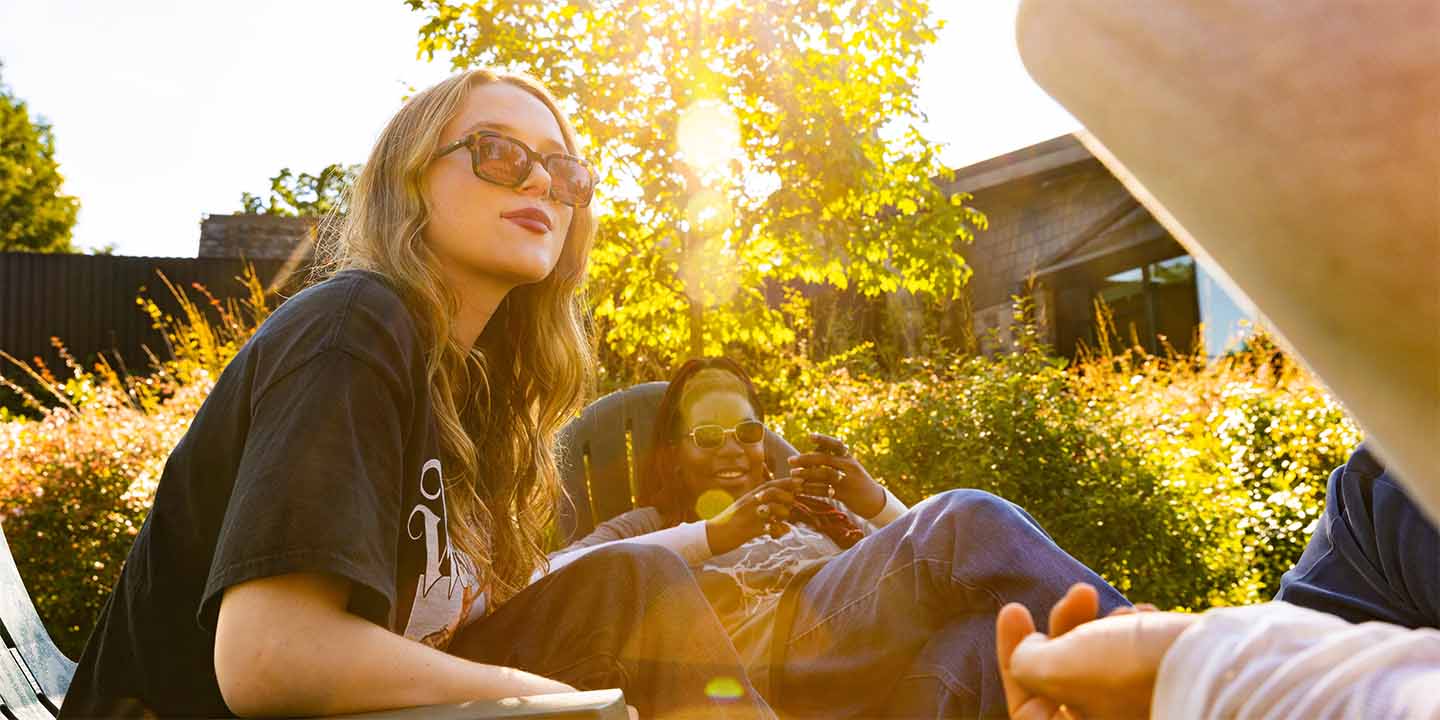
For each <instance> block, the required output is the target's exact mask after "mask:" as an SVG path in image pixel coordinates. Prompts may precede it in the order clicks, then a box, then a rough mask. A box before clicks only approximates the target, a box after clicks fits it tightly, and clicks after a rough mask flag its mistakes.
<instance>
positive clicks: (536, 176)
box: [517, 162, 551, 199]
mask: <svg viewBox="0 0 1440 720" xmlns="http://www.w3.org/2000/svg"><path fill="white" fill-rule="evenodd" d="M550 182H551V177H550V172H549V171H547V170H546V169H545V166H544V165H542V164H540V163H538V162H537V163H533V164H531V165H530V174H529V175H526V176H525V181H524V182H522V183H520V187H519V188H517V190H519V192H520V193H521V194H522V195H530V196H531V197H538V198H541V199H544V198H547V197H549V196H550Z"/></svg>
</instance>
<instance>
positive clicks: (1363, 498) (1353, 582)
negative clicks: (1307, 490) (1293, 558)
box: [1275, 445, 1440, 628]
mask: <svg viewBox="0 0 1440 720" xmlns="http://www.w3.org/2000/svg"><path fill="white" fill-rule="evenodd" d="M1275 599H1276V600H1284V601H1285V602H1288V603H1292V604H1295V605H1300V606H1303V607H1307V608H1311V609H1313V610H1319V611H1321V612H1326V613H1330V614H1332V615H1337V616H1339V617H1342V618H1344V619H1346V620H1349V621H1350V622H1366V621H1370V620H1379V621H1382V622H1387V623H1394V624H1396V625H1403V626H1405V627H1410V628H1416V627H1432V628H1437V627H1440V534H1437V533H1436V529H1435V527H1434V526H1433V525H1431V524H1430V522H1429V521H1428V520H1427V519H1426V518H1425V515H1424V514H1423V513H1422V512H1421V511H1420V509H1419V508H1418V507H1417V506H1416V505H1415V503H1414V502H1413V501H1411V499H1410V498H1409V497H1408V496H1407V495H1406V494H1405V491H1404V490H1403V489H1401V487H1400V485H1399V484H1398V483H1397V482H1395V480H1394V478H1393V477H1392V476H1391V475H1390V474H1389V473H1388V472H1387V471H1386V470H1385V468H1384V467H1383V466H1382V465H1381V464H1380V462H1379V460H1378V459H1377V458H1375V456H1374V455H1372V454H1371V453H1370V452H1369V451H1368V450H1367V449H1366V448H1365V446H1364V445H1361V446H1360V448H1358V449H1357V450H1356V451H1355V453H1354V454H1353V455H1351V456H1350V459H1349V460H1348V461H1347V462H1346V463H1345V464H1344V465H1343V466H1341V467H1340V468H1338V469H1336V470H1335V472H1333V473H1331V475H1330V481H1329V483H1328V487H1327V490H1326V498H1325V513H1324V515H1322V516H1321V518H1320V521H1319V523H1318V524H1317V526H1316V528H1315V533H1314V535H1312V536H1311V538H1310V543H1309V545H1307V546H1306V548H1305V552H1304V554H1302V555H1301V556H1300V561H1299V562H1297V563H1296V564H1295V567H1294V568H1292V569H1291V570H1290V571H1289V572H1287V573H1285V576H1284V577H1283V578H1281V581H1280V592H1279V593H1278V594H1277V595H1276V596H1275Z"/></svg>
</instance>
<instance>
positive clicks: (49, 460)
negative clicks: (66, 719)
mask: <svg viewBox="0 0 1440 720" xmlns="http://www.w3.org/2000/svg"><path fill="white" fill-rule="evenodd" d="M245 281H246V282H247V284H248V285H249V287H250V290H251V298H250V300H249V301H248V302H246V303H244V304H239V303H231V304H230V305H228V306H222V305H221V304H220V303H218V302H215V301H214V299H213V298H211V299H210V306H211V307H212V308H213V310H212V311H211V312H209V313H208V314H207V312H206V311H205V310H204V308H203V307H202V306H199V305H196V304H195V303H193V302H191V301H190V300H189V299H188V298H187V297H186V296H185V295H184V293H181V292H180V291H178V290H177V289H175V288H173V287H172V288H171V291H172V292H175V293H176V295H177V297H178V298H179V299H181V303H182V314H181V315H180V316H179V317H172V316H167V315H164V314H162V313H161V312H160V310H159V309H158V307H157V306H156V305H155V303H153V302H149V301H144V300H142V301H140V305H141V308H142V310H143V311H145V312H147V313H148V314H149V315H150V317H151V318H152V320H153V321H154V323H155V325H156V326H157V327H158V328H159V329H161V330H162V331H163V334H164V336H165V338H166V342H167V345H168V346H169V355H170V359H168V360H165V361H163V362H158V363H157V364H156V366H155V367H154V368H152V369H151V372H150V374H148V375H144V376H121V375H119V374H118V373H116V372H115V371H114V370H113V368H112V367H111V366H110V365H108V364H107V363H105V362H104V360H103V358H102V360H101V361H100V362H99V363H98V364H97V365H96V366H94V367H93V368H84V367H81V366H80V365H79V364H78V363H76V362H75V361H74V359H73V358H71V357H70V356H69V354H68V353H65V352H64V349H63V347H61V354H62V356H63V357H64V359H65V361H66V370H67V371H68V373H69V377H67V378H64V379H61V378H58V377H56V376H55V374H54V373H52V372H51V370H50V369H49V368H47V367H44V366H40V367H36V366H32V365H28V364H23V363H20V362H19V361H16V360H15V359H14V358H10V357H9V356H6V357H5V359H7V360H9V361H10V362H11V363H12V367H13V368H14V370H16V371H18V372H20V373H23V374H24V375H25V376H27V377H28V378H29V379H30V380H32V381H33V382H32V383H30V384H31V385H34V386H38V387H42V388H44V389H46V390H47V391H48V393H49V394H50V397H47V398H38V397H35V396H33V395H31V394H30V393H29V392H28V391H26V390H25V389H23V388H21V387H20V386H19V385H18V384H17V383H14V382H13V381H9V380H6V382H8V383H9V385H10V387H11V389H12V391H14V392H16V393H17V394H19V395H21V396H22V397H24V398H25V401H26V403H27V404H28V405H29V407H30V408H31V409H32V410H33V411H34V412H35V413H37V414H38V415H39V417H38V419H30V418H22V417H5V418H0V522H3V529H4V532H5V539H6V540H7V541H8V542H9V544H10V549H11V551H12V552H13V554H14V555H15V560H16V564H17V565H18V566H19V569H20V574H21V577H22V578H23V579H24V581H25V585H26V589H28V590H29V591H30V595H31V597H32V599H33V600H34V601H35V605H36V608H37V609H38V610H39V612H40V616H41V618H42V619H43V620H44V621H45V626H46V628H47V629H48V630H49V631H50V633H51V635H52V636H53V637H54V638H55V641H56V644H58V645H59V646H60V648H61V649H62V650H64V651H65V652H66V653H67V654H69V655H70V656H71V657H76V656H78V655H79V652H80V650H81V649H82V647H83V646H84V643H85V639H86V636H87V635H88V634H89V632H90V628H91V626H92V624H93V622H94V619H95V616H96V615H97V614H98V613H99V611H100V608H101V606H102V605H103V604H104V602H105V599H106V597H107V596H108V595H109V592H110V589H111V587H113V586H114V584H115V581H116V579H117V578H118V577H119V574H120V568H121V565H122V564H123V562H124V560H125V556H126V554H127V553H128V552H129V550H130V546H131V544H132V543H133V542H134V539H135V534H136V533H138V532H139V530H140V527H141V525H142V524H143V523H144V521H145V517H146V515H147V514H148V513H149V510H150V505H151V502H152V500H153V499H154V494H155V487H156V484H157V483H158V482H159V479H160V475H161V471H162V470H163V469H164V463H165V459H166V457H167V456H168V455H169V454H170V450H171V449H172V448H174V446H175V444H176V443H178V442H179V441H180V438H181V436H183V435H184V434H185V429H186V428H187V427H189V425H190V420H191V419H192V418H193V417H194V415H195V413H196V412H197V411H198V410H199V409H200V405H201V403H202V402H204V400H205V396H206V395H207V394H208V393H209V392H210V388H211V387H213V385H214V381H215V378H217V377H218V376H219V374H220V371H221V370H222V369H223V368H224V366H225V364H226V363H227V362H229V360H230V358H231V357H233V356H234V354H235V353H236V352H237V351H238V350H239V347H240V345H241V344H243V342H244V340H245V339H246V338H248V337H249V336H250V334H251V332H253V329H254V328H255V327H257V326H258V325H259V322H260V321H261V320H262V319H263V317H264V315H265V313H266V305H265V301H264V293H263V291H262V289H261V288H260V285H259V282H258V280H257V279H256V277H255V275H254V274H253V273H247V275H246V277H245ZM201 292H202V293H203V288H202V289H201ZM212 318H218V319H212ZM58 345H59V343H58V341H57V346H58ZM0 379H3V378H0ZM45 401H49V403H54V404H53V405H52V404H48V403H47V402H45Z"/></svg>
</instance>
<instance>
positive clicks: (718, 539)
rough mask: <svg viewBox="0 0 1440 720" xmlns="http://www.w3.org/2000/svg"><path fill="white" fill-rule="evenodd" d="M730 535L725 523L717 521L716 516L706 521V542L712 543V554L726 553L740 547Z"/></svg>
mask: <svg viewBox="0 0 1440 720" xmlns="http://www.w3.org/2000/svg"><path fill="white" fill-rule="evenodd" d="M730 535H731V533H730V532H729V529H728V527H727V525H726V524H725V523H718V522H715V519H714V518H711V519H709V520H706V521H705V542H706V543H708V544H709V545H710V554H711V555H724V554H725V553H727V552H730V551H731V550H734V549H735V548H737V547H740V543H738V542H735V541H734V538H732V537H731V536H730Z"/></svg>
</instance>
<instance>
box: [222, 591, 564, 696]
mask: <svg viewBox="0 0 1440 720" xmlns="http://www.w3.org/2000/svg"><path fill="white" fill-rule="evenodd" d="M349 596H350V583H349V582H347V581H346V580H344V579H341V578H339V577H337V576H333V575H322V574H311V573H295V574H288V575H279V576H274V577H267V578H262V579H259V580H252V581H249V582H244V583H240V584H238V585H235V586H232V587H230V588H228V589H226V591H225V595H224V597H223V598H222V599H221V601H220V613H219V619H218V620H217V621H216V626H215V677H216V679H217V680H218V681H219V684H220V693H221V695H222V696H223V697H224V698H225V704H226V705H228V706H229V707H230V709H231V710H232V711H234V712H235V714H237V715H241V716H252V715H265V716H288V717H293V716H302V715H333V714H340V713H352V712H364V711H369V710H383V709H390V708H400V707H412V706H417V705H435V704H441V703H456V702H465V701H469V700H492V699H497V698H502V697H511V696H516V695H544V694H549V693H557V692H572V691H574V688H572V687H570V686H569V685H566V684H564V683H561V682H557V681H554V680H550V679H547V678H543V677H540V676H539V675H534V674H531V673H527V672H524V671H522V670H517V669H514V668H507V667H498V666H495V665H483V664H480V663H475V662H470V661H468V660H463V659H461V658H458V657H455V656H453V655H448V654H446V653H444V652H442V651H440V650H436V649H434V648H432V647H429V646H427V645H422V644H420V643H418V642H414V641H412V640H409V639H406V638H404V637H402V636H400V635H396V634H394V633H392V632H390V631H388V630H386V629H385V628H382V627H380V626H378V625H375V624H374V623H371V622H369V621H367V620H365V619H363V618H360V617H359V616H356V615H352V614H351V613H349V612H346V610H345V608H346V605H347V603H348V601H349Z"/></svg>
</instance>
